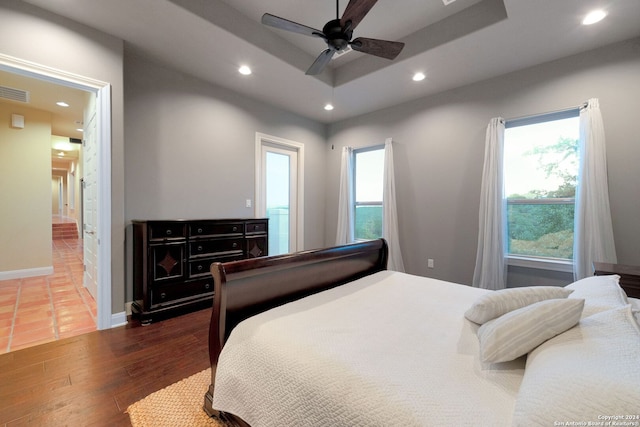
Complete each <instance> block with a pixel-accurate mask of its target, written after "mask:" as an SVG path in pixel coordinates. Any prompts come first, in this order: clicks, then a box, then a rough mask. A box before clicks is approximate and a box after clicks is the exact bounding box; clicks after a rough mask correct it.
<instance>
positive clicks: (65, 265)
mask: <svg viewBox="0 0 640 427" xmlns="http://www.w3.org/2000/svg"><path fill="white" fill-rule="evenodd" d="M82 257H83V248H82V240H80V239H54V240H53V270H54V273H53V274H51V275H48V276H39V277H29V278H24V279H13V280H2V281H0V354H2V353H8V352H9V351H15V350H19V349H21V348H25V347H31V346H34V345H38V344H43V343H46V342H50V341H55V340H58V339H61V338H66V337H70V336H74V335H80V334H85V333H87V332H91V331H95V330H96V316H97V308H96V303H95V301H94V299H93V298H92V296H91V295H90V294H89V292H88V291H87V290H86V289H85V288H84V287H83V286H82V272H83V266H82Z"/></svg>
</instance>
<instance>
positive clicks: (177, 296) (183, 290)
mask: <svg viewBox="0 0 640 427" xmlns="http://www.w3.org/2000/svg"><path fill="white" fill-rule="evenodd" d="M209 293H210V294H211V295H213V279H211V280H198V281H195V282H184V283H175V284H172V285H163V286H154V287H153V288H152V289H151V306H152V307H154V306H162V305H164V304H172V303H175V302H176V301H177V300H183V299H188V298H193V297H202V296H203V295H206V294H209Z"/></svg>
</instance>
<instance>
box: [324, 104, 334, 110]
mask: <svg viewBox="0 0 640 427" xmlns="http://www.w3.org/2000/svg"><path fill="white" fill-rule="evenodd" d="M324 109H325V110H327V111H331V110H333V105H331V104H327V105H325V106H324Z"/></svg>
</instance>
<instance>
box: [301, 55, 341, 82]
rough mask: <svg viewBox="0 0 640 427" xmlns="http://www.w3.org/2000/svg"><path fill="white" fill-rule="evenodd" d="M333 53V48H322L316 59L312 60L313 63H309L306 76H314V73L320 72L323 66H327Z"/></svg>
mask: <svg viewBox="0 0 640 427" xmlns="http://www.w3.org/2000/svg"><path fill="white" fill-rule="evenodd" d="M334 53H336V51H335V50H333V49H325V50H323V51H322V53H321V54H320V55H319V56H318V57H317V58H316V60H315V61H313V64H311V67H309V69H308V70H307V72H306V73H305V74H306V75H308V76H315V75H316V74H320V73H321V72H322V70H324V67H326V66H327V64H328V63H329V61H331V58H332V57H333V54H334Z"/></svg>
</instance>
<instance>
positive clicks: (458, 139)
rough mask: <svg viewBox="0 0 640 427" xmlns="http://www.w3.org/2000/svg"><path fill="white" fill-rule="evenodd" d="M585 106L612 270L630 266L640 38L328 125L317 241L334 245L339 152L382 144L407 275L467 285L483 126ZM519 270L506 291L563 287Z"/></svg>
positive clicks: (639, 135)
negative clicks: (591, 119) (600, 161)
mask: <svg viewBox="0 0 640 427" xmlns="http://www.w3.org/2000/svg"><path fill="white" fill-rule="evenodd" d="M594 97H595V98H599V100H600V108H601V110H602V114H603V118H604V124H605V131H606V138H607V152H608V166H609V188H610V197H611V209H612V216H613V227H614V233H615V242H616V248H617V252H618V262H620V263H623V264H635V265H638V264H640V221H638V217H639V214H640V196H639V193H638V190H637V188H638V185H639V184H640V167H638V165H639V164H640V120H639V119H640V116H639V115H638V113H637V111H638V102H640V39H635V40H631V41H627V42H623V43H618V44H615V45H612V46H607V47H604V48H601V49H597V50H594V51H590V52H587V53H584V54H580V55H576V56H572V57H569V58H565V59H561V60H558V61H554V62H551V63H547V64H543V65H540V66H536V67H532V68H530V69H526V70H523V71H519V72H514V73H511V74H508V75H505V76H503V77H501V78H496V79H491V80H488V81H484V82H480V83H476V84H473V85H469V86H466V87H462V88H459V89H455V90H451V91H448V92H445V93H442V94H439V95H436V96H432V97H428V98H423V99H420V100H417V101H414V102H410V103H406V104H403V105H400V106H396V107H393V108H389V109H385V110H381V111H377V112H374V113H371V114H368V115H364V116H361V117H358V118H355V119H350V120H346V121H344V122H340V123H337V124H334V125H332V126H331V127H330V129H329V139H328V144H327V172H326V183H327V184H326V185H327V203H326V209H327V210H326V221H327V225H326V237H325V238H326V242H327V243H328V244H330V243H332V242H333V241H334V239H335V230H336V222H337V213H336V211H337V200H338V178H339V175H340V151H341V147H342V146H344V145H351V146H353V147H361V146H367V145H374V144H380V143H382V142H384V140H385V138H386V137H392V138H393V139H394V141H395V142H396V143H397V144H396V145H395V146H394V156H395V171H396V191H397V201H398V217H399V228H400V237H401V248H402V254H403V257H404V261H405V267H406V269H407V272H409V273H413V274H419V275H424V276H430V277H435V278H439V279H444V280H450V281H453V282H458V283H471V280H472V277H473V269H474V265H475V255H476V245H477V233H478V207H479V200H480V180H481V172H482V166H483V157H484V138H485V130H486V126H487V124H488V122H489V119H490V118H492V117H496V116H502V117H505V118H514V117H519V116H526V115H532V114H537V113H543V112H547V111H553V110H558V109H563V108H567V107H573V106H577V105H579V104H582V103H583V102H584V101H586V100H587V99H589V98H594ZM332 146H333V147H334V148H333V149H332ZM428 258H433V259H434V260H435V268H434V269H427V267H426V266H427V259H428ZM526 270H527V269H517V271H516V269H514V271H513V272H512V274H510V277H509V286H521V285H523V284H529V283H545V284H548V283H560V282H562V283H566V282H568V281H570V278H569V277H568V276H567V275H552V276H554V277H549V274H548V273H546V272H542V271H536V270H530V271H526Z"/></svg>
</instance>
